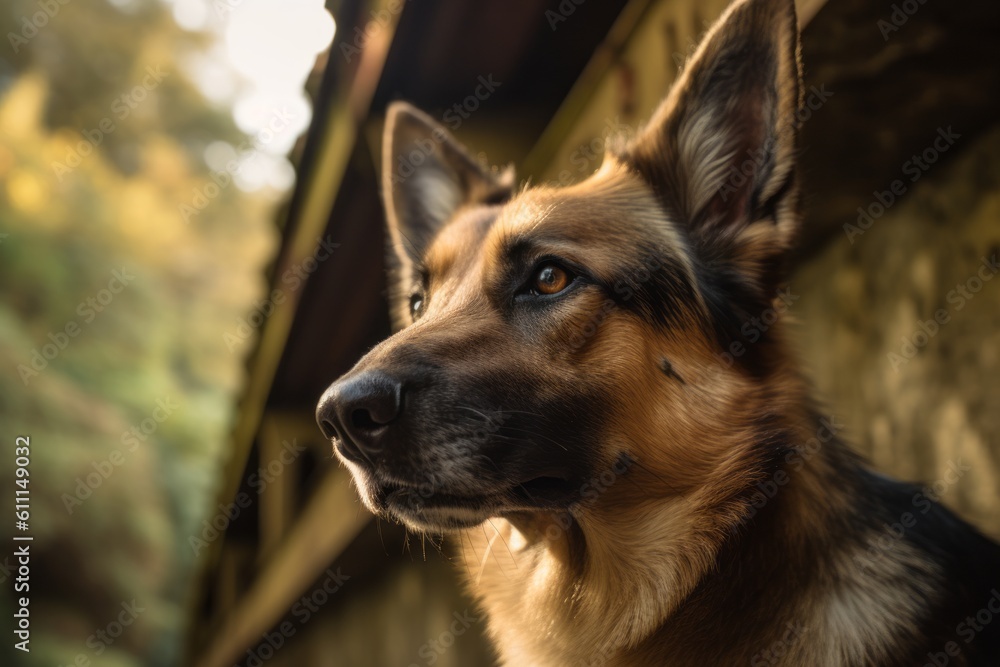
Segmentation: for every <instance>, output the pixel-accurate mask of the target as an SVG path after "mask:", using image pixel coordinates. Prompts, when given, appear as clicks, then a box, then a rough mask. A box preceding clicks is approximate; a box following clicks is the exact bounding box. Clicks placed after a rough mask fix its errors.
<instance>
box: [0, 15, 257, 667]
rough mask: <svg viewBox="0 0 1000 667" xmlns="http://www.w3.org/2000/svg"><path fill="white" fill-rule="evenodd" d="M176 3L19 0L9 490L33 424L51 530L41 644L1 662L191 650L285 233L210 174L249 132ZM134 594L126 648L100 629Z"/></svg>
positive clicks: (37, 530) (11, 125) (2, 604)
mask: <svg viewBox="0 0 1000 667" xmlns="http://www.w3.org/2000/svg"><path fill="white" fill-rule="evenodd" d="M46 7H48V11H46ZM53 8H54V9H53ZM167 9H168V8H166V7H165V6H164V5H162V4H160V3H159V2H152V1H150V2H123V1H120V0H119V1H117V2H114V3H111V2H68V3H65V4H60V3H59V2H55V1H54V0H53V2H49V3H40V2H37V1H28V0H9V1H8V2H6V3H4V6H3V8H2V9H0V32H2V34H3V35H5V36H6V37H5V40H4V44H3V45H2V46H0V286H2V291H0V359H2V360H3V361H4V367H5V368H6V370H7V372H5V373H2V374H0V423H2V424H4V426H5V427H6V428H5V429H4V432H3V434H0V436H2V437H3V438H9V439H10V440H11V442H10V446H7V443H5V446H4V448H3V451H4V452H5V453H4V455H3V456H2V457H0V485H2V488H3V489H4V490H5V491H4V492H3V493H2V494H0V495H3V496H4V497H12V496H13V493H12V492H11V493H8V492H7V491H8V490H12V489H13V476H12V465H13V456H12V454H11V455H8V452H9V451H12V450H11V447H12V446H13V438H14V436H15V435H17V434H28V435H30V436H31V438H32V463H31V507H32V518H31V526H32V533H33V534H34V536H35V542H34V543H33V546H32V550H33V561H32V566H33V569H32V580H31V613H32V618H33V625H32V629H33V634H32V642H31V646H32V649H33V650H32V652H31V653H30V654H20V653H17V655H14V654H13V653H12V654H11V656H10V660H5V659H4V657H3V655H2V654H0V662H3V664H11V660H15V661H17V664H25V665H36V664H37V665H57V664H58V665H62V664H67V665H68V664H74V660H76V658H77V656H79V655H83V656H85V657H86V658H87V659H89V660H91V661H92V664H101V665H139V664H145V665H168V664H175V663H176V661H177V659H178V655H179V644H180V636H179V635H180V632H181V629H182V620H183V615H184V612H185V607H184V605H185V604H186V603H187V602H188V597H187V595H188V593H189V588H188V585H189V581H190V577H191V573H192V566H193V563H194V553H193V551H192V549H191V547H190V546H189V542H188V537H189V536H191V535H196V534H199V533H200V532H201V524H202V521H203V520H204V519H206V518H207V515H206V510H207V509H208V507H209V505H210V503H211V499H212V498H213V497H214V496H213V495H212V493H213V491H214V489H213V488H212V487H213V484H214V483H215V480H216V479H218V468H219V465H220V460H219V457H220V453H221V451H222V444H223V443H224V442H225V440H226V437H227V435H228V429H229V424H230V419H231V414H232V406H233V401H234V395H235V392H236V390H237V388H238V386H239V383H240V378H241V374H242V365H243V359H242V354H243V353H245V352H246V351H247V350H248V349H249V344H248V343H245V344H244V346H243V347H242V348H240V347H237V348H236V349H234V350H230V349H229V347H228V346H227V345H226V343H225V341H224V335H225V334H226V333H227V332H231V331H233V330H235V328H236V326H237V321H238V320H239V319H240V318H241V317H242V316H244V315H245V314H246V313H247V311H248V310H249V308H250V306H251V302H252V301H253V299H254V298H255V297H257V296H258V295H259V294H260V293H261V292H262V290H263V289H264V281H263V279H262V268H263V266H264V264H265V263H266V262H267V261H268V258H269V257H270V254H271V253H272V251H273V248H274V244H275V241H276V234H275V232H274V225H273V222H272V219H273V216H274V201H275V198H274V196H273V193H271V196H268V195H267V194H248V193H245V192H242V191H240V190H239V189H238V188H237V187H235V186H233V185H232V184H227V183H225V182H224V181H220V182H222V183H223V185H222V187H218V186H216V185H215V184H214V183H213V181H212V180H211V178H210V176H211V174H210V169H209V168H208V167H207V166H206V163H205V160H204V158H203V155H204V152H205V149H206V147H207V146H208V145H209V144H210V143H211V142H214V141H220V140H221V141H226V142H229V143H231V144H238V143H239V142H240V141H242V140H243V139H244V137H243V135H242V134H241V133H240V132H239V130H238V129H237V128H236V126H235V124H234V123H233V120H232V116H231V114H230V111H229V109H227V108H220V107H218V105H214V104H212V103H209V102H208V101H206V100H205V99H204V98H203V97H202V96H201V94H200V93H199V92H198V91H197V89H196V88H195V87H194V86H192V84H191V83H190V81H189V80H188V79H187V78H186V77H185V75H184V64H185V62H186V60H187V59H188V58H190V57H191V56H192V54H195V53H197V51H198V50H199V49H201V48H204V47H205V40H204V39H203V38H202V37H200V36H198V35H195V34H189V33H186V32H184V31H182V30H180V29H179V28H178V27H177V26H176V25H175V23H174V22H173V20H172V18H171V16H170V14H169V12H168V11H167ZM38 12H42V13H43V14H44V16H45V17H47V18H46V20H44V21H43V20H42V19H41V18H39V17H38ZM31 27H34V30H32V29H31ZM217 180H218V179H217ZM206 193H207V195H206ZM211 195H214V196H211ZM194 202H197V204H198V205H197V206H195V209H194V211H195V212H194V214H193V215H192V214H191V213H190V209H185V208H184V207H185V206H191V205H192V204H193V203H194ZM199 206H200V208H199ZM185 211H187V213H185ZM8 543H9V542H8ZM8 553H9V551H8ZM2 558H3V556H0V559H2ZM3 576H8V575H3ZM9 595H10V587H9V586H4V587H3V593H2V594H0V611H3V613H5V614H6V613H7V612H8V611H9V610H10V606H11V600H10V598H9ZM133 600H134V603H135V605H136V606H135V609H141V611H139V612H136V613H135V614H134V616H135V620H134V623H132V624H130V625H129V626H128V627H127V628H125V630H124V631H123V632H122V633H121V635H120V636H119V637H118V638H117V639H114V641H113V642H111V643H108V642H105V641H104V640H103V639H101V637H100V635H99V634H95V633H97V632H98V631H99V630H104V629H106V628H108V626H109V624H111V623H113V622H115V621H116V619H118V617H119V615H120V614H122V613H124V612H123V607H122V605H123V604H125V605H130V604H132V603H133ZM8 618H9V616H8ZM0 650H2V651H8V650H11V649H10V642H5V643H4V648H3V649H0ZM15 653H16V652H15Z"/></svg>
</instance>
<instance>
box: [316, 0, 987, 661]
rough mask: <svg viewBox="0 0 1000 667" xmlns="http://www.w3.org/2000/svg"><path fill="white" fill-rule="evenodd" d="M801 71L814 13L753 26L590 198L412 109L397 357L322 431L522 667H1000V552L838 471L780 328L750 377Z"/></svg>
mask: <svg viewBox="0 0 1000 667" xmlns="http://www.w3.org/2000/svg"><path fill="white" fill-rule="evenodd" d="M798 51H799V48H798V29H797V25H796V17H795V12H794V6H793V3H792V1H791V0H738V1H737V2H735V3H734V4H733V6H731V7H730V9H729V10H728V11H727V12H726V14H725V15H724V16H723V17H722V18H721V19H720V20H719V22H718V23H717V24H716V25H715V27H713V28H712V29H711V30H710V31H709V33H708V35H707V36H706V38H705V39H704V41H703V42H702V44H701V46H700V48H699V49H698V51H697V52H696V53H695V55H694V56H693V57H692V59H691V62H690V63H689V64H688V66H687V67H686V69H685V71H684V72H683V73H682V75H681V77H680V78H679V80H678V82H677V83H676V85H675V86H674V87H673V89H672V90H671V92H670V94H669V95H668V97H667V98H666V100H665V101H664V102H663V104H662V105H661V107H660V108H659V109H658V110H657V112H656V113H655V114H654V116H653V118H652V119H651V121H650V122H649V124H648V126H647V127H646V129H645V130H643V131H642V132H641V133H639V135H638V136H637V137H636V138H635V139H633V140H632V141H631V142H630V143H627V144H622V145H620V146H617V147H616V148H615V149H614V150H611V151H609V152H608V154H607V156H606V158H605V161H604V164H603V165H602V167H601V168H600V169H599V170H598V171H597V172H596V173H595V174H593V175H592V176H591V177H590V178H588V179H587V180H585V181H584V182H582V183H579V184H577V185H573V186H570V187H565V188H554V187H546V186H541V187H533V188H527V189H520V190H517V189H516V188H515V185H514V175H513V173H512V171H511V170H509V169H508V170H506V171H497V170H491V169H488V168H485V167H483V166H481V165H479V164H478V163H477V162H476V161H475V160H474V159H473V158H471V157H470V156H469V154H468V153H467V152H465V150H464V149H463V148H462V147H461V146H460V145H458V144H457V143H456V142H455V141H454V140H453V139H452V138H451V137H450V136H449V135H448V134H447V133H446V132H445V131H444V130H443V129H442V128H441V127H440V126H438V125H437V124H436V123H434V122H433V121H432V120H431V119H429V118H428V117H427V116H425V115H424V114H422V113H420V112H419V111H416V110H415V109H413V108H411V107H409V106H407V105H405V104H396V105H394V106H393V107H391V108H390V112H389V117H388V121H387V126H386V133H385V145H384V152H383V158H384V159H383V163H384V164H383V174H384V182H383V184H384V196H385V201H386V208H387V216H388V223H389V232H390V237H391V242H392V247H391V253H390V260H391V262H392V280H393V318H394V321H395V323H396V328H397V329H398V331H397V333H395V335H393V336H392V337H391V338H389V339H388V340H386V341H384V342H383V343H381V344H380V345H378V346H377V347H376V348H374V349H373V350H372V351H371V352H369V353H368V354H367V355H366V356H365V357H364V358H363V359H362V360H361V361H360V362H358V364H357V366H355V368H354V369H352V370H351V371H350V372H349V373H348V374H346V375H345V376H344V377H342V378H340V379H339V380H338V381H337V382H335V383H334V384H333V385H332V386H331V387H330V389H329V390H328V391H327V392H326V394H325V395H324V397H323V399H322V400H321V402H320V406H319V408H318V419H319V421H320V425H321V427H322V428H323V430H324V432H325V433H326V434H327V435H328V436H329V437H331V438H332V439H333V440H334V443H335V450H336V452H337V454H338V456H339V457H340V459H341V460H342V461H343V462H344V464H345V465H346V466H347V467H348V469H349V470H350V471H351V473H352V474H353V476H354V479H355V481H356V483H357V486H358V489H359V492H360V494H361V497H362V499H363V501H364V503H365V504H366V506H368V507H369V508H370V509H371V510H372V511H374V512H376V513H379V514H382V515H387V516H391V517H394V518H396V519H399V520H401V521H402V522H404V523H405V524H406V525H407V526H409V527H411V528H413V529H415V530H419V531H426V532H431V533H440V532H455V533H457V536H458V542H459V543H460V544H461V547H462V550H463V554H464V557H465V559H464V560H465V568H464V571H465V572H466V574H467V577H468V580H469V584H470V586H471V589H472V591H473V592H474V594H475V595H476V596H477V597H478V599H479V600H480V601H481V604H482V607H483V609H484V610H485V611H486V612H487V615H488V618H489V631H490V634H491V636H492V637H493V639H494V640H495V643H496V646H497V650H498V652H499V655H500V657H501V661H502V663H503V664H505V665H530V666H532V667H545V666H554V665H574V666H575V665H588V664H590V665H608V666H619V665H692V666H697V667H705V666H707V665H712V666H714V665H753V666H756V665H794V666H802V665H809V666H813V665H830V666H832V665H855V666H859V667H860V666H866V665H878V666H885V667H888V666H899V667H903V666H907V667H908V666H910V665H924V664H930V665H934V664H949V665H965V666H973V665H976V666H986V665H997V664H1000V613H995V614H993V615H994V616H995V620H994V621H993V623H991V624H986V625H984V626H979V625H978V623H977V624H976V626H977V627H981V629H980V630H975V631H973V630H972V627H973V626H969V625H968V624H967V618H968V617H972V618H973V622H975V616H976V614H977V612H978V611H979V610H981V609H984V608H986V609H988V608H989V607H988V605H990V604H992V605H993V606H994V608H995V610H996V611H997V612H1000V593H997V591H998V590H1000V547H998V546H997V545H996V544H994V543H992V542H990V541H989V540H987V539H986V538H985V537H983V536H981V535H980V534H979V533H978V532H976V530H975V529H973V528H972V527H971V526H969V525H967V524H966V523H964V522H962V521H961V520H960V519H958V518H957V517H956V516H955V515H954V514H952V513H951V512H950V511H948V510H947V509H945V508H943V507H941V506H940V505H938V504H936V503H933V502H930V501H928V499H927V497H926V496H925V495H921V491H920V489H918V488H917V487H911V486H907V485H904V484H901V483H898V482H895V481H892V480H889V479H887V478H884V477H881V476H879V475H877V474H876V473H874V472H872V471H870V470H869V469H868V468H867V467H866V466H865V465H864V464H863V463H862V462H861V461H859V460H858V458H857V457H855V456H854V455H853V454H852V453H851V452H850V451H849V449H848V448H847V447H846V446H845V445H843V444H842V443H841V441H840V440H839V438H838V436H837V431H838V430H839V427H838V424H837V423H836V420H835V419H834V420H829V419H827V418H825V417H823V416H822V415H821V413H820V412H819V411H818V410H817V409H816V408H815V407H814V405H813V404H812V403H811V402H810V400H809V399H808V395H809V392H808V386H807V383H806V382H805V381H804V380H803V378H802V377H801V376H800V374H799V371H798V370H797V367H796V365H795V363H794V360H793V359H792V356H791V354H790V353H789V352H788V351H787V349H786V345H785V341H784V329H783V325H782V323H781V321H780V320H779V321H778V322H777V323H776V324H774V325H773V326H770V327H769V328H768V329H767V331H766V332H765V333H763V336H762V338H761V340H759V341H757V342H756V343H754V344H749V345H746V349H745V351H744V353H743V354H741V355H739V356H736V357H729V356H727V355H726V352H727V351H729V350H730V346H731V344H732V343H733V342H734V341H741V342H744V343H745V339H744V338H743V337H742V336H741V335H740V334H739V332H740V328H741V327H742V326H743V324H744V323H745V322H747V321H749V320H750V319H751V318H753V317H755V316H759V315H760V314H761V313H762V312H764V311H766V310H767V309H768V308H771V307H772V306H775V307H777V304H778V303H779V300H778V299H777V298H776V296H777V295H778V290H779V289H780V288H781V286H782V280H783V277H784V274H783V264H784V261H785V258H786V256H787V254H788V252H789V249H790V248H791V247H792V244H793V241H794V238H795V234H796V231H797V229H798V226H799V224H800V219H799V192H798V182H797V172H796V168H795V159H796V152H797V150H798V146H797V134H796V123H795V113H796V110H797V109H798V107H799V105H800V103H801V94H802V93H801V83H800V66H799V55H798ZM748 156H750V157H751V158H752V160H751V164H752V169H750V172H751V173H750V174H749V176H748V177H747V178H745V179H734V178H733V173H734V171H733V170H734V168H736V169H739V168H740V167H741V166H742V165H744V164H745V162H746V160H747V159H748ZM546 265H555V266H557V267H559V269H560V270H563V271H565V272H566V274H567V275H568V276H569V277H570V282H569V283H568V286H567V287H566V288H565V289H563V290H562V291H560V292H558V293H556V294H544V293H540V292H539V291H538V289H536V287H537V285H535V284H534V283H533V277H534V276H536V275H537V274H538V271H539V270H540V268H541V267H544V266H546ZM779 482H780V483H779ZM767 490H772V491H774V492H773V493H770V494H768V493H765V491H767ZM907 513H909V514H910V515H911V516H912V517H913V518H914V523H913V525H911V526H908V527H906V529H905V530H904V531H903V532H902V534H901V536H899V537H898V538H897V539H892V540H889V541H888V546H885V547H884V548H879V549H873V548H872V542H873V540H875V541H877V540H878V538H880V537H883V536H885V535H886V530H887V529H886V526H892V525H893V524H895V523H898V522H900V520H901V517H903V516H905V515H906V514H907ZM883 544H885V540H883ZM994 595H995V596H996V599H995V601H993V602H991V600H992V599H993V596H994ZM963 624H966V625H963ZM970 632H971V634H972V636H971V638H970V636H969V634H970ZM944 659H947V662H946V663H944V662H941V661H942V660H944ZM934 660H937V661H938V662H937V663H935V662H934Z"/></svg>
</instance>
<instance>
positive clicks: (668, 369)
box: [660, 357, 687, 384]
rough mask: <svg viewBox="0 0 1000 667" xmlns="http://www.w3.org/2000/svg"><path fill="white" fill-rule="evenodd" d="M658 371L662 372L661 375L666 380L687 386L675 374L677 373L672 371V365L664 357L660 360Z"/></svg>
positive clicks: (682, 379)
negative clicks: (666, 378) (673, 380)
mask: <svg viewBox="0 0 1000 667" xmlns="http://www.w3.org/2000/svg"><path fill="white" fill-rule="evenodd" d="M660 370H661V371H663V374H664V375H666V376H667V377H668V378H673V379H675V380H677V381H678V382H680V383H681V384H687V383H686V382H684V378H682V377H681V376H680V375H678V374H677V371H675V370H674V365H673V364H672V363H670V360H669V359H667V358H666V357H663V358H662V359H660Z"/></svg>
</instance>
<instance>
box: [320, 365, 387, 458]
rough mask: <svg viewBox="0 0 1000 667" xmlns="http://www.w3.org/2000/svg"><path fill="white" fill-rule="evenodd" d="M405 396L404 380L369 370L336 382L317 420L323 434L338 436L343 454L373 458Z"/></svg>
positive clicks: (322, 404) (323, 402)
mask: <svg viewBox="0 0 1000 667" xmlns="http://www.w3.org/2000/svg"><path fill="white" fill-rule="evenodd" d="M402 399H403V385H402V383H400V382H398V381H397V380H394V379H393V378H391V377H389V376H388V375H386V374H385V373H382V372H380V371H366V372H364V373H361V374H359V375H355V376H353V377H348V378H343V379H340V380H337V381H336V382H334V383H333V384H332V385H331V386H330V388H329V389H327V390H326V393H324V394H323V398H321V399H320V401H319V405H318V406H317V407H316V421H317V422H318V423H319V427H320V429H321V430H322V431H323V435H325V436H326V437H328V438H337V439H338V441H339V447H340V452H341V454H343V455H344V456H346V457H347V458H349V459H351V460H352V461H360V460H361V459H362V458H366V459H368V460H369V461H371V460H372V459H373V457H374V456H375V455H376V454H377V453H378V452H379V451H380V450H381V449H382V438H383V436H384V435H385V432H386V431H387V430H388V426H389V424H391V423H392V421H393V420H395V419H396V417H398V416H399V413H400V410H401V409H402V405H403V403H402Z"/></svg>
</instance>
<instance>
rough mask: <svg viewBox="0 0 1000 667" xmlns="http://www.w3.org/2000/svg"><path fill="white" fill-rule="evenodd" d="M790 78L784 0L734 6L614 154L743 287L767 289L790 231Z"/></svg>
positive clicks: (791, 18)
mask: <svg viewBox="0 0 1000 667" xmlns="http://www.w3.org/2000/svg"><path fill="white" fill-rule="evenodd" d="M800 79H801V74H800V67H799V35H798V25H797V22H796V17H795V5H794V2H793V0H737V1H736V2H734V3H733V4H732V5H731V6H730V7H729V9H728V10H727V11H726V13H725V14H723V16H722V18H720V19H719V21H718V22H717V23H716V24H715V25H714V26H713V27H712V29H711V30H710V31H709V32H708V34H707V35H706V36H705V39H704V40H703V41H702V43H701V44H700V46H699V47H698V49H697V51H696V52H695V54H694V55H693V56H692V58H691V60H690V62H689V63H688V64H687V66H686V67H685V69H684V71H683V72H682V74H681V75H680V77H679V79H678V80H677V82H676V83H675V84H674V87H673V88H672V89H671V91H670V94H669V95H668V96H667V98H666V100H664V102H663V104H662V105H661V106H660V107H659V109H657V111H656V112H655V114H654V115H653V117H652V119H651V120H650V122H649V124H648V125H647V126H646V128H645V129H644V130H643V131H642V132H641V133H640V134H639V135H638V136H637V137H636V139H635V140H634V141H633V142H632V143H631V144H630V145H629V146H628V147H627V148H626V149H625V152H624V155H623V157H624V159H625V160H626V161H628V162H630V163H631V164H633V165H634V166H635V167H636V168H637V169H638V170H639V171H640V173H642V174H643V176H644V177H645V178H646V179H647V180H648V181H649V183H650V184H651V185H652V186H653V187H654V189H656V191H657V192H658V193H659V194H660V196H661V199H662V200H663V202H664V203H665V205H666V206H667V208H668V210H669V212H670V213H671V215H672V216H673V217H675V218H676V219H677V220H678V221H679V222H680V223H681V224H682V225H684V226H686V227H687V229H688V233H689V236H690V238H691V239H692V241H693V244H694V246H695V250H696V251H698V252H699V253H700V254H701V255H702V257H703V258H705V259H706V260H708V261H710V262H712V263H718V262H725V263H726V264H727V265H728V266H729V267H730V268H732V269H734V270H735V271H737V272H738V274H740V275H741V276H742V277H741V280H743V281H748V282H749V283H750V285H747V286H752V288H754V290H753V291H758V290H769V289H771V288H772V287H773V286H774V285H772V284H771V283H772V282H773V273H774V270H775V268H774V267H775V264H776V263H777V262H776V260H778V259H780V258H781V256H782V255H783V254H784V252H785V250H787V248H788V247H789V246H790V244H791V242H792V240H793V237H794V234H795V232H796V229H797V226H798V210H797V209H798V206H797V204H798V202H797V198H798V192H797V176H796V169H795V154H796V144H797V138H796V135H797V124H798V122H797V118H798V109H799V107H800V105H801V89H802V86H801V80H800ZM760 296H763V295H762V294H760Z"/></svg>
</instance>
